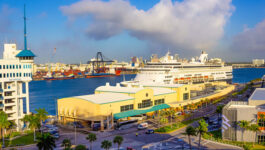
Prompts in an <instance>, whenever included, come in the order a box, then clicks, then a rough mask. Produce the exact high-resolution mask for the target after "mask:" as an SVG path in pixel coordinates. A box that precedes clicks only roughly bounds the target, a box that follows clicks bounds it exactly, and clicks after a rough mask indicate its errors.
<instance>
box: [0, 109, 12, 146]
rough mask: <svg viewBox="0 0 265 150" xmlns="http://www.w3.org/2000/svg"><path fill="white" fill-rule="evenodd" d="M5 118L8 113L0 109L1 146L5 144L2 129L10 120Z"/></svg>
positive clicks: (6, 126)
mask: <svg viewBox="0 0 265 150" xmlns="http://www.w3.org/2000/svg"><path fill="white" fill-rule="evenodd" d="M7 119H8V115H7V114H6V113H5V112H3V111H0V128H1V133H2V140H3V146H5V135H4V130H5V129H6V128H8V127H9V126H10V122H9V121H8V120H7Z"/></svg>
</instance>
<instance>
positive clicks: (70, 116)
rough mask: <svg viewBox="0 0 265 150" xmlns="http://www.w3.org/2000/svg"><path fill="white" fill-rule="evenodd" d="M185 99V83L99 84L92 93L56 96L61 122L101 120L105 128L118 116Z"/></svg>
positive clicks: (186, 91) (129, 115)
mask: <svg viewBox="0 0 265 150" xmlns="http://www.w3.org/2000/svg"><path fill="white" fill-rule="evenodd" d="M184 98H185V99H187V100H188V99H189V86H187V85H178V86H177V85H171V86H169V85H167V86H162V85H159V86H155V85H144V86H138V87H131V86H128V87H121V86H120V85H119V84H117V85H116V86H110V85H109V83H107V84H106V85H105V86H100V87H98V88H97V89H96V90H95V94H91V95H83V96H76V97H68V98H62V99H58V116H59V120H60V121H61V122H63V123H66V122H70V121H80V122H85V123H86V124H88V125H91V126H93V124H94V123H99V122H100V123H101V127H102V128H101V129H103V127H104V123H105V124H107V125H105V126H107V127H108V128H111V127H113V122H114V119H115V120H119V119H122V118H127V117H131V116H135V115H140V114H146V113H148V112H154V111H158V110H161V109H166V108H169V107H170V105H168V104H170V103H174V102H178V101H179V102H180V101H183V99H184Z"/></svg>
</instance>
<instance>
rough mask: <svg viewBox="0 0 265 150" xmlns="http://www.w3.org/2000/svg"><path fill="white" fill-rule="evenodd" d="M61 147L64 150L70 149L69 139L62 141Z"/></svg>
mask: <svg viewBox="0 0 265 150" xmlns="http://www.w3.org/2000/svg"><path fill="white" fill-rule="evenodd" d="M61 146H63V147H64V149H65V150H66V149H70V148H71V146H72V143H71V140H70V139H64V140H63V143H62V145H61Z"/></svg>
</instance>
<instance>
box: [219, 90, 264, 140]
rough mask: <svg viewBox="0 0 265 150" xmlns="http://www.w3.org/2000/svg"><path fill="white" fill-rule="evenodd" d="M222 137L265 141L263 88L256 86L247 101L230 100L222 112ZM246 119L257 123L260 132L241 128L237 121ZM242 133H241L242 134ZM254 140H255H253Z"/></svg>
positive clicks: (225, 138)
mask: <svg viewBox="0 0 265 150" xmlns="http://www.w3.org/2000/svg"><path fill="white" fill-rule="evenodd" d="M222 114H223V116H222V138H223V139H224V140H232V141H244V142H261V143H263V142H265V134H264V131H265V118H262V115H261V114H263V115H265V88H256V89H255V91H254V92H253V94H252V95H251V96H250V97H249V99H248V101H231V102H229V103H228V104H227V105H226V106H225V107H224V108H223V112H222ZM242 120H246V121H249V122H250V123H251V124H258V125H259V127H260V130H261V132H258V133H257V134H256V133H255V132H252V131H249V130H246V131H244V132H242V131H243V130H244V129H241V128H240V127H239V126H238V124H237V123H238V122H240V121H242ZM242 134H243V135H242ZM255 140H256V141H255Z"/></svg>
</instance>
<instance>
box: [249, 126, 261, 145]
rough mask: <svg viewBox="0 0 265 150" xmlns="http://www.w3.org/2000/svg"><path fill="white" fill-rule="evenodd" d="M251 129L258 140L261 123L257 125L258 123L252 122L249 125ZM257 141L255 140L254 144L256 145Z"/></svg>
mask: <svg viewBox="0 0 265 150" xmlns="http://www.w3.org/2000/svg"><path fill="white" fill-rule="evenodd" d="M249 130H250V131H252V132H255V142H256V140H257V134H258V132H260V129H259V125H257V124H251V125H250V126H249ZM255 142H253V146H254V143H255Z"/></svg>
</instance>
